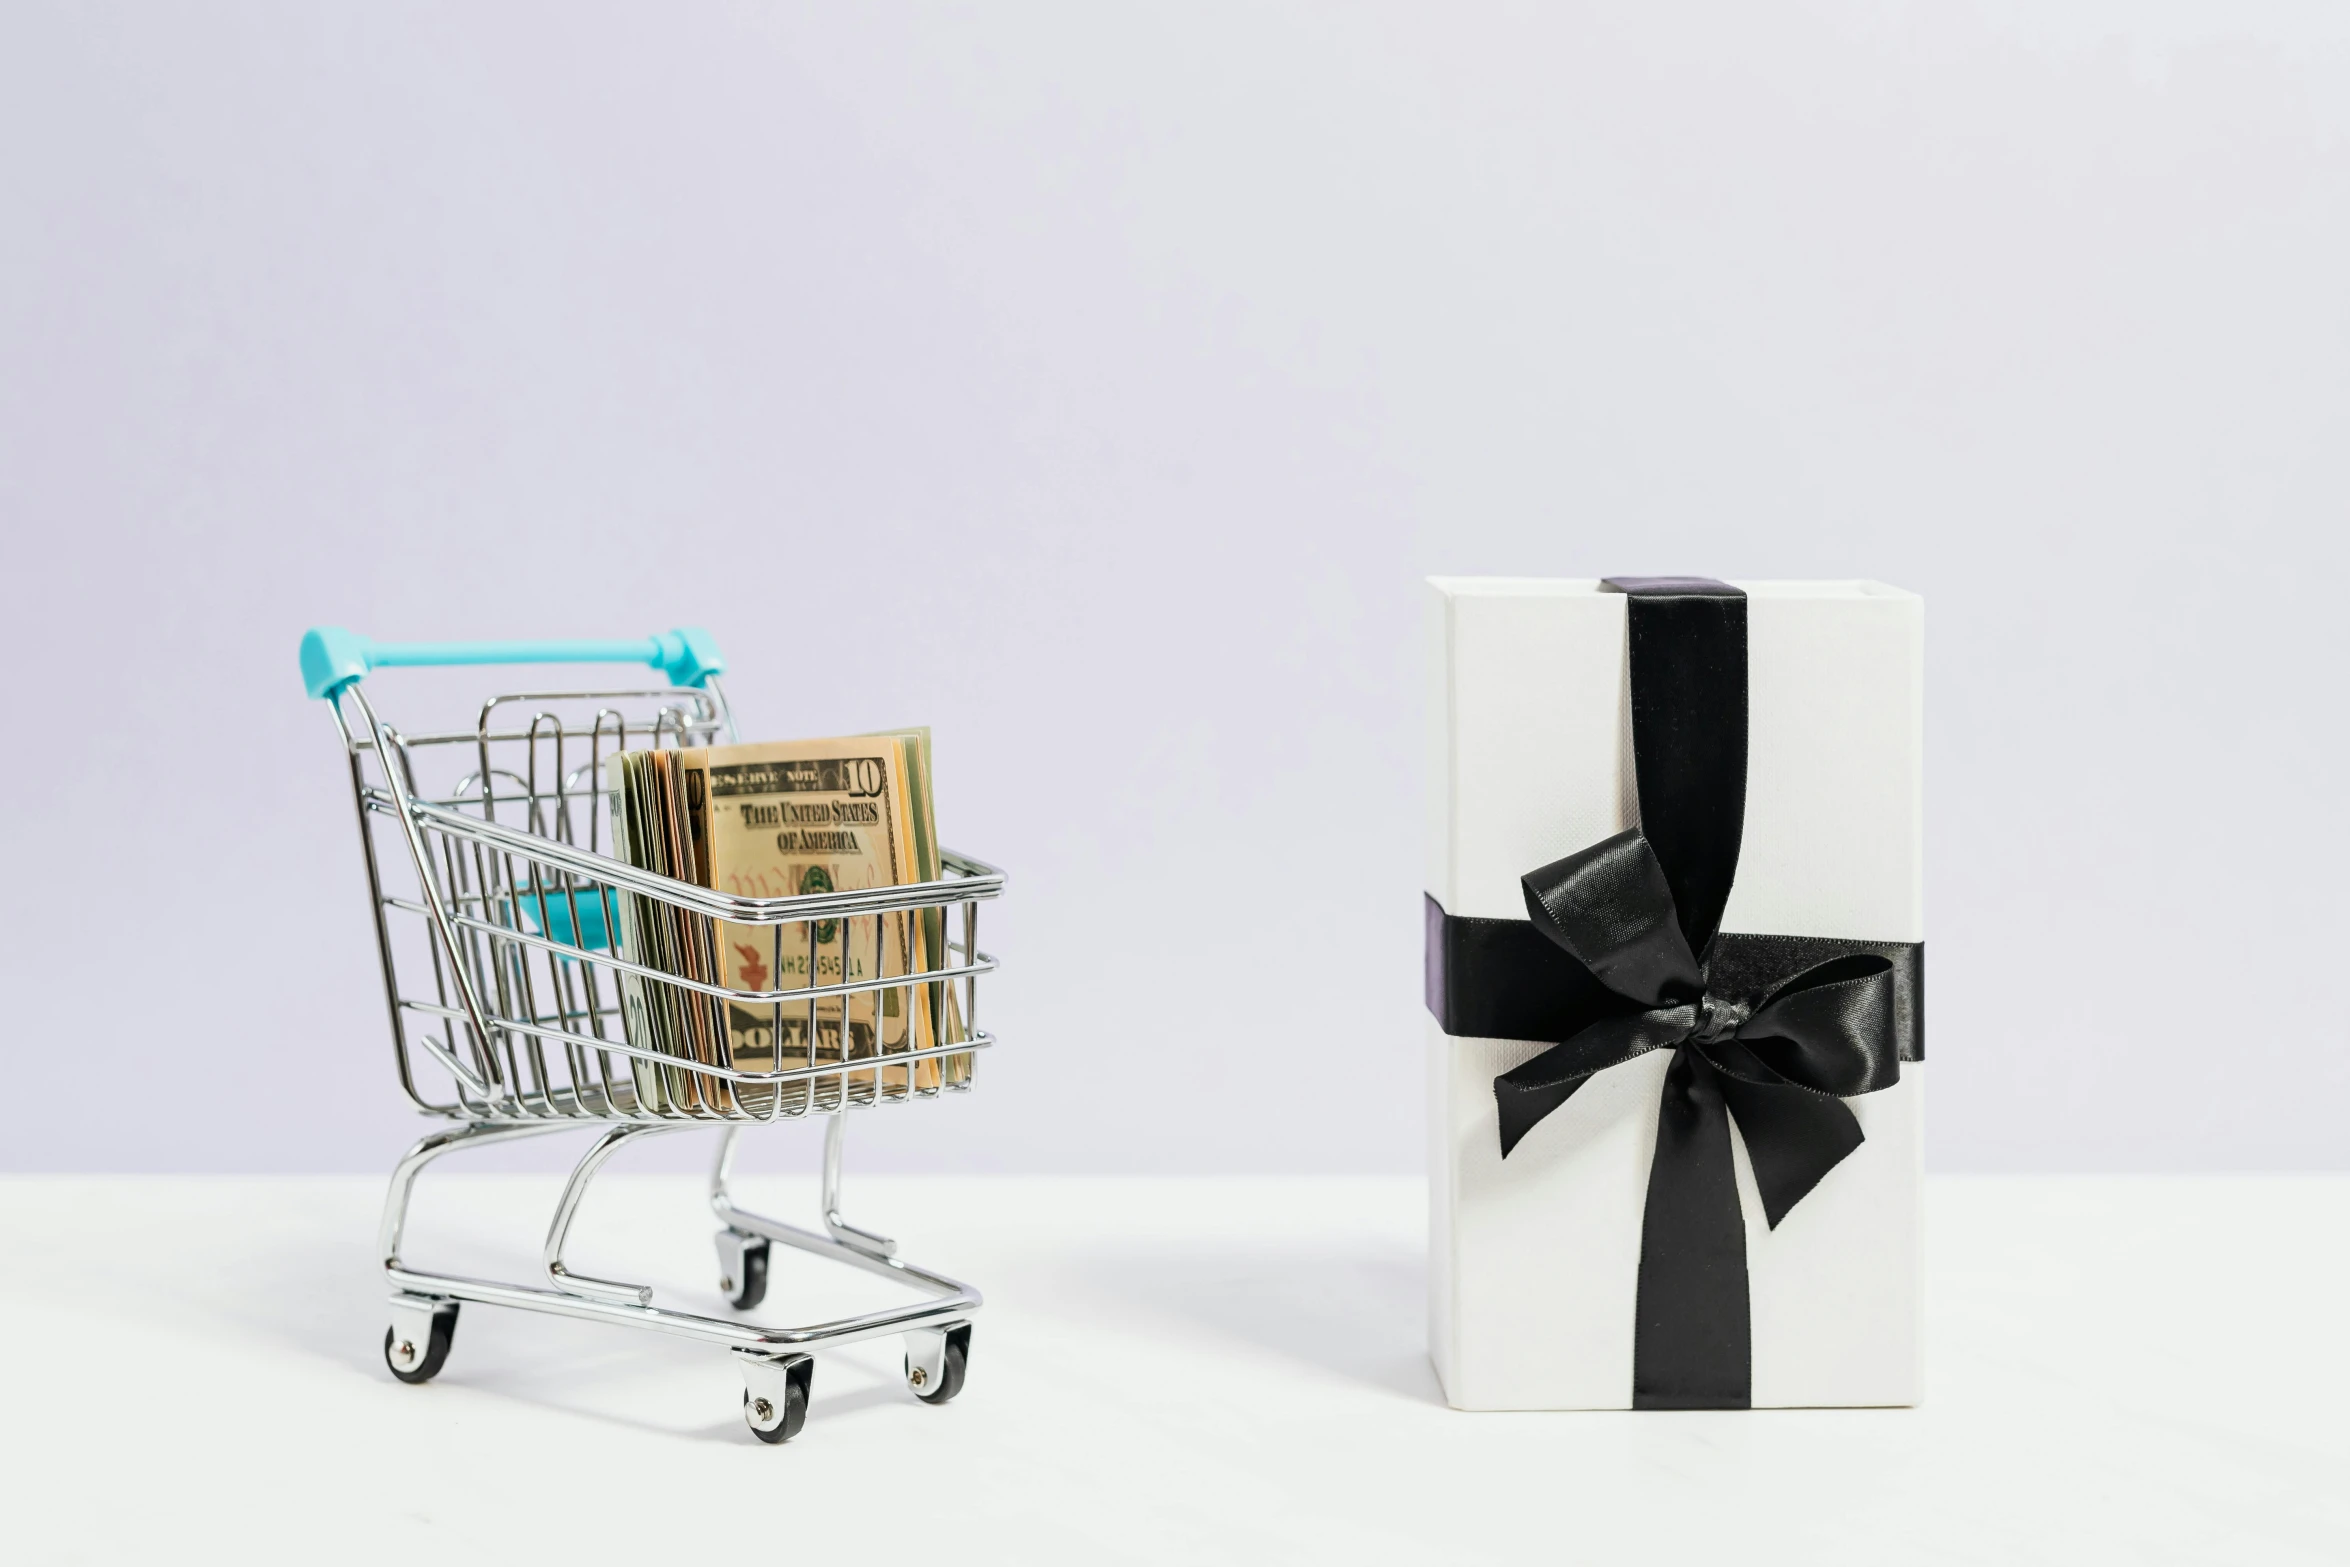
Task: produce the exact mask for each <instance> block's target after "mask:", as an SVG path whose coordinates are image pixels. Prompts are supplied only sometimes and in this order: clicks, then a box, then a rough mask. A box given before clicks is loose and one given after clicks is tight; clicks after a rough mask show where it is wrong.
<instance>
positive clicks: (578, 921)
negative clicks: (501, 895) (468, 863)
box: [514, 888, 608, 952]
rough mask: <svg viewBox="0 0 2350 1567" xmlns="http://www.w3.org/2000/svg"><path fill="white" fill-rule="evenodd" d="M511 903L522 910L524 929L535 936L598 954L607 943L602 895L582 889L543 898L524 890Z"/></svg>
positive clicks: (549, 894) (551, 893)
mask: <svg viewBox="0 0 2350 1567" xmlns="http://www.w3.org/2000/svg"><path fill="white" fill-rule="evenodd" d="M514 902H515V904H516V905H517V906H518V907H519V908H520V909H521V911H522V921H523V925H524V927H525V928H526V929H528V930H529V931H530V933H531V934H532V935H534V936H545V937H547V938H548V939H550V940H553V941H560V942H562V943H563V944H564V945H565V946H567V947H585V948H586V949H587V950H588V951H590V952H598V951H601V950H602V949H603V948H604V946H605V945H606V944H607V940H608V938H607V937H606V935H605V932H604V899H603V897H602V895H601V894H598V893H593V892H589V891H587V890H586V889H585V888H581V889H579V890H577V891H573V892H568V893H566V892H549V893H546V894H543V895H542V894H539V893H535V892H531V891H529V890H528V889H525V890H523V891H521V892H518V893H516V894H515V896H514Z"/></svg>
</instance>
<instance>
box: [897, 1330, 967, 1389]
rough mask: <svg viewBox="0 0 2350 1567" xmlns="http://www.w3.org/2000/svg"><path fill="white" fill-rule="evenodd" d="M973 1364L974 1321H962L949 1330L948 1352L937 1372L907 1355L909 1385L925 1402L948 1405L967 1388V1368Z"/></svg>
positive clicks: (944, 1353)
mask: <svg viewBox="0 0 2350 1567" xmlns="http://www.w3.org/2000/svg"><path fill="white" fill-rule="evenodd" d="M970 1363H971V1324H970V1323H968V1322H958V1323H956V1324H954V1325H953V1326H952V1327H950V1328H948V1329H947V1330H946V1347H945V1351H944V1352H943V1353H942V1354H941V1355H940V1356H939V1361H938V1368H937V1370H936V1371H935V1372H933V1371H932V1370H930V1369H929V1368H928V1367H924V1366H918V1365H916V1364H915V1363H914V1357H913V1356H912V1355H911V1354H908V1355H907V1356H906V1385H907V1386H908V1387H910V1388H912V1389H913V1390H914V1396H915V1397H916V1398H919V1399H920V1400H922V1402H924V1403H925V1404H944V1403H949V1402H951V1401H952V1400H953V1399H954V1396H955V1395H956V1394H957V1393H960V1392H962V1391H963V1371H964V1368H965V1367H967V1366H968V1365H970Z"/></svg>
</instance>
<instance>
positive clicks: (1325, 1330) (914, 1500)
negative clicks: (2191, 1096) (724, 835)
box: [0, 1174, 2350, 1567]
mask: <svg viewBox="0 0 2350 1567" xmlns="http://www.w3.org/2000/svg"><path fill="white" fill-rule="evenodd" d="M436 1183H437V1184H436ZM554 1184H555V1183H554V1180H553V1178H551V1177H537V1176H528V1177H526V1176H494V1175H493V1176H466V1175H462V1174H434V1175H428V1176H427V1177H426V1178H425V1184H424V1186H423V1187H422V1188H421V1190H420V1195H419V1198H418V1209H417V1213H416V1216H415V1219H414V1222H413V1225H412V1229H411V1239H410V1245H409V1255H410V1256H411V1258H412V1259H413V1260H414V1261H416V1262H417V1263H419V1264H420V1265H423V1266H428V1267H429V1266H440V1267H446V1268H449V1269H451V1270H453V1271H478V1272H491V1273H495V1272H501V1271H502V1272H503V1273H504V1274H505V1275H506V1276H509V1277H514V1278H527V1277H528V1274H529V1269H530V1266H531V1263H532V1260H533V1259H534V1258H535V1256H536V1253H537V1249H538V1241H539V1238H540V1236H541V1235H542V1233H543V1230H544V1226H545V1222H546V1213H547V1209H548V1207H549V1205H550V1204H551V1201H552V1197H553V1191H554ZM744 1188H745V1191H746V1193H747V1196H748V1198H749V1199H752V1200H755V1201H763V1202H765V1203H771V1204H772V1205H773V1208H772V1211H775V1212H777V1213H778V1214H779V1216H783V1217H793V1216H796V1215H804V1214H805V1212H806V1205H807V1198H808V1196H809V1193H808V1191H807V1189H806V1188H805V1187H804V1186H802V1185H800V1184H799V1183H796V1182H793V1181H789V1180H784V1179H780V1178H777V1179H770V1180H765V1181H761V1180H758V1179H756V1178H753V1179H751V1180H749V1181H746V1182H745V1183H744ZM380 1193H381V1183H380V1182H378V1181H375V1180H370V1179H358V1178H343V1177H330V1178H299V1179H297V1178H277V1179H246V1178H235V1179H230V1178H204V1177H178V1178H89V1179H83V1178H70V1179H69V1178H34V1177H15V1178H11V1179H7V1180H0V1342H4V1343H5V1344H6V1346H7V1355H6V1358H5V1366H6V1378H5V1385H6V1388H7V1395H6V1397H5V1399H4V1400H0V1407H4V1410H5V1414H4V1416H0V1528H4V1530H5V1534H4V1535H0V1540H4V1542H5V1543H4V1545H0V1556H4V1557H5V1558H6V1559H8V1560H10V1561H12V1562H27V1563H29V1562H48V1561H149V1560H152V1561H166V1560H202V1559H210V1558H211V1557H213V1556H215V1555H219V1554H222V1553H225V1552H226V1551H229V1550H236V1551H238V1552H240V1553H242V1554H243V1555H244V1557H245V1558H246V1559H249V1560H263V1561H275V1560H306V1561H333V1562H337V1563H345V1562H355V1561H356V1562H366V1561H386V1560H394V1559H397V1560H402V1561H408V1562H424V1561H427V1560H431V1559H446V1560H452V1561H469V1560H478V1559H484V1558H486V1557H488V1556H490V1555H491V1553H492V1552H493V1551H495V1552H499V1553H501V1554H505V1553H531V1554H530V1555H529V1557H528V1558H527V1559H530V1560H540V1561H556V1560H562V1559H563V1558H562V1557H560V1556H557V1555H551V1554H542V1553H544V1552H546V1551H547V1548H549V1547H556V1548H558V1549H567V1550H570V1551H574V1552H581V1553H585V1554H582V1555H581V1556H579V1557H578V1558H577V1559H579V1560H592V1561H596V1562H609V1561H617V1560H622V1559H625V1556H624V1553H626V1552H630V1551H635V1550H642V1551H645V1552H648V1553H659V1554H658V1556H657V1557H653V1558H651V1559H655V1560H659V1561H662V1562H677V1561H696V1562H703V1561H706V1562H710V1563H713V1564H717V1567H725V1564H730V1563H733V1562H737V1561H744V1562H748V1561H758V1560H767V1559H777V1558H779V1557H782V1556H783V1555H784V1553H796V1552H799V1551H801V1550H803V1549H804V1550H807V1551H809V1552H811V1553H812V1554H810V1555H807V1556H805V1557H800V1556H796V1555H795V1556H793V1557H792V1558H791V1559H794V1560H800V1561H806V1562H809V1563H835V1562H839V1563H847V1562H857V1563H865V1562H894V1561H901V1560H903V1561H916V1560H920V1561H926V1562H936V1561H945V1560H953V1559H957V1558H961V1559H972V1560H979V1561H997V1560H1005V1561H1009V1560H1019V1561H1023V1562H1026V1561H1047V1562H1051V1561H1062V1560H1067V1561H1074V1562H1119V1561H1181V1562H1198V1561H1226V1560H1239V1561H1285V1562H1294V1561H1340V1562H1347V1563H1366V1562H1407V1561H1408V1562H1422V1563H1456V1562H1513V1563H1519V1564H1527V1567H1531V1564H1535V1563H1554V1562H1569V1561H1578V1562H1579V1561H1599V1562H1604V1561H1633V1560H1639V1561H1706V1562H1716V1563H1736V1564H1740V1567H1745V1564H1750V1563H1757V1562H1781V1561H1784V1562H1801V1563H1805V1564H1807V1567H1810V1564H1827V1563H1843V1562H1850V1563H1856V1564H1858V1563H1866V1564H1868V1567H1884V1564H1886V1563H1895V1562H1914V1561H1970V1562H1973V1561H1980V1562H2003V1563H2012V1562H2052V1563H2065V1564H2067V1567H2074V1564H2080V1563H2087V1562H2102V1561H2116V1560H2119V1561H2133V1560H2135V1561H2154V1562H2171V1561H2177V1562H2199V1563H2200V1562H2246V1563H2261V1564H2263V1567H2286V1564H2291V1563H2300V1562H2329V1563H2339V1562H2343V1561H2345V1560H2350V1484H2345V1481H2344V1476H2345V1475H2350V1434H2346V1431H2345V1423H2344V1419H2343V1415H2342V1411H2343V1409H2344V1408H2345V1407H2346V1406H2350V1351H2346V1349H2345V1334H2344V1332H2343V1329H2342V1322H2343V1317H2342V1310H2343V1296H2344V1288H2343V1287H2344V1284H2345V1282H2346V1281H2350V1267H2346V1266H2345V1263H2344V1260H2343V1258H2344V1248H2343V1241H2344V1238H2345V1235H2346V1234H2350V1180H2345V1179H2341V1178H2331V1177H2300V1178H2292V1177H2232V1178H2229V1177H2222V1178H2200V1179H2186V1178H2064V1179H2049V1178H2033V1179H2020V1178H2019V1179H1988V1178H1963V1179H1939V1180H1936V1181H1935V1182H1933V1183H1932V1186H1931V1197H1930V1203H1931V1208H1930V1214H1929V1223H1930V1228H1929V1231H1928V1253H1929V1258H1930V1261H1929V1271H1930V1290H1929V1296H1928V1299H1929V1307H1928V1310H1929V1318H1928V1324H1927V1332H1928V1361H1929V1371H1928V1379H1927V1380H1928V1388H1929V1401H1928V1403H1927V1405H1926V1406H1925V1407H1924V1408H1921V1409H1915V1410H1844V1411H1826V1410H1822V1411H1779V1412H1770V1413H1756V1414H1732V1413H1720V1414H1636V1415H1635V1414H1588V1413H1586V1414H1553V1415H1540V1414H1511V1415H1494V1414H1483V1415H1470V1414H1461V1413H1457V1412H1455V1411H1453V1410H1450V1409H1448V1408H1446V1407H1445V1406H1444V1404H1443V1402H1442V1400H1441V1399H1440V1397H1439V1396H1438V1393H1437V1389H1436V1382H1435V1378H1434V1376H1433V1375H1432V1373H1431V1372H1430V1370H1429V1367H1428V1363H1427V1359H1426V1356H1425V1354H1424V1352H1423V1349H1422V1337H1423V1305H1422V1290H1423V1271H1422V1267H1421V1257H1420V1248H1421V1236H1422V1229H1423V1216H1422V1202H1423V1198H1422V1195H1421V1188H1420V1186H1419V1184H1418V1183H1417V1182H1414V1181H1401V1180H1377V1179H1343V1180H1318V1181H1306V1180H1256V1179H1247V1180H1243V1179H1226V1180H1152V1181H1139V1180H1107V1179H1103V1180H1067V1179H1061V1180H1052V1179H1017V1180H1015V1179H1005V1178H992V1179H964V1180H950V1179H939V1178H911V1177H904V1178H888V1177H877V1178H872V1179H868V1180H864V1181H856V1180H854V1179H853V1178H852V1183H851V1186H850V1195H851V1197H852V1199H853V1201H852V1203H851V1212H850V1217H851V1218H852V1219H855V1220H856V1221H858V1222H859V1223H862V1224H865V1225H867V1226H869V1227H872V1228H877V1229H881V1230H884V1231H887V1232H891V1233H894V1234H896V1235H897V1236H898V1237H899V1238H900V1240H901V1241H902V1242H903V1243H904V1245H905V1248H906V1253H907V1255H908V1256H910V1257H911V1258H913V1259H914V1260H916V1261H920V1262H924V1263H928V1264H932V1265H935V1266H937V1267H939V1268H941V1269H943V1270H945V1271H947V1272H949V1273H953V1274H957V1275H959V1276H962V1277H964V1278H968V1279H970V1280H972V1281H974V1282H975V1283H977V1284H978V1285H979V1286H980V1287H981V1288H982V1289H983V1290H985V1291H986V1293H987V1295H988V1297H989V1300H988V1305H987V1307H986V1309H985V1310H984V1311H983V1312H982V1313H981V1315H980V1318H979V1321H978V1325H977V1332H976V1337H975V1342H974V1344H973V1349H972V1358H971V1375H970V1383H969V1386H968V1389H967V1390H966V1392H965V1393H964V1395H963V1397H962V1398H961V1399H960V1400H959V1401H958V1402H956V1403H955V1404H953V1405H951V1406H948V1407H945V1408H931V1407H928V1406H925V1405H922V1404H919V1403H917V1402H915V1400H914V1399H913V1398H912V1397H911V1396H910V1395H909V1394H908V1393H907V1392H906V1391H905V1389H904V1385H903V1382H902V1379H901V1376H900V1372H899V1366H898V1348H897V1345H896V1343H895V1342H894V1341H889V1342H884V1343H877V1344H871V1345H860V1346H852V1347H850V1348H847V1349H843V1350H839V1351H835V1352H831V1353H827V1354H824V1355H822V1356H820V1357H819V1359H818V1362H817V1369H816V1381H815V1398H814V1403H813V1406H812V1410H811V1413H810V1416H809V1420H808V1424H807V1428H806V1430H805V1431H804V1432H803V1433H802V1435H801V1436H800V1437H799V1438H798V1440H796V1441H794V1442H792V1443H790V1444H789V1445H787V1446H784V1447H780V1448H770V1447H766V1446H763V1445H761V1444H760V1443H758V1442H756V1441H754V1440H753V1439H752V1438H751V1437H750V1435H749V1433H748V1432H747V1431H746V1430H745V1429H744V1426H743V1424H742V1420H741V1417H740V1413H739V1403H740V1396H741V1393H740V1383H739V1382H738V1380H737V1378H736V1373H735V1370H734V1367H733V1366H732V1365H731V1364H730V1363H729V1357H728V1356H727V1355H726V1354H725V1353H724V1352H722V1351H720V1350H717V1349H713V1348H709V1347H707V1346H702V1345H697V1344H694V1343H691V1342H687V1341H682V1340H674V1339H669V1338H665V1337H660V1336H656V1335H652V1334H645V1333H637V1332H629V1331H623V1330H618V1329H613V1328H609V1327H604V1326H600V1325H595V1324H587V1323H575V1322H568V1321H562V1320H557V1319H552V1318H547V1317H541V1316H535V1315H522V1314H518V1313H514V1312H502V1311H499V1310H496V1309H494V1308H490V1307H485V1306H467V1307H465V1308H464V1314H463V1317H462V1319H461V1322H460V1324H459V1327H458V1331H457V1335H456V1345H455V1351H454V1353H453V1354H452V1355H451V1357H450V1359H449V1363H448V1367H447V1369H446V1371H444V1372H443V1373H442V1375H441V1377H440V1379H439V1380H438V1381H436V1382H434V1383H432V1384H430V1385H429V1386H424V1387H408V1386H403V1385H401V1384H399V1383H396V1382H394V1381H393V1380H392V1378H391V1377H390V1376H389V1375H388V1374H386V1372H385V1371H384V1368H383V1365H382V1361H381V1359H380V1353H379V1346H380V1342H381V1339H382V1335H383V1327H384V1318H383V1315H382V1309H381V1304H382V1300H383V1294H384V1291H383V1288H382V1286H381V1284H380V1282H379V1281H378V1280H377V1279H376V1278H374V1277H371V1270H370V1257H369V1253H370V1252H371V1251H372V1250H373V1237H374V1226H375V1208H376V1204H377V1202H378V1201H379V1198H380ZM713 1229H714V1225H713V1224H712V1223H711V1221H710V1220H709V1219H708V1217H707V1210H706V1209H705V1208H704V1207H703V1206H702V1203H701V1200H700V1189H699V1186H698V1183H696V1182H694V1181H692V1180H690V1179H687V1178H683V1177H668V1176H641V1177H632V1176H628V1175H625V1174H617V1175H614V1176H612V1177H609V1178H607V1180H606V1182H605V1183H604V1184H603V1185H601V1186H600V1187H599V1189H598V1190H597V1191H596V1192H595V1193H593V1194H592V1195H591V1197H590V1199H589V1207H588V1208H587V1210H586V1211H585V1213H584V1214H583V1217H582V1219H581V1222H580V1228H579V1230H578V1231H577V1234H576V1240H575V1244H574V1255H575V1257H576V1259H577V1262H578V1265H579V1266H580V1268H581V1269H582V1270H584V1271H588V1272H591V1273H598V1274H601V1275H602V1276H604V1277H607V1278H630V1279H645V1280H647V1281H649V1282H653V1283H655V1284H657V1285H662V1286H663V1290H662V1295H661V1297H660V1298H661V1299H662V1300H664V1301H666V1302H673V1303H676V1304H679V1305H681V1306H685V1307H687V1308H688V1309H700V1310H716V1309H719V1308H718V1302H717V1300H716V1297H715V1294H714V1283H715V1277H714V1276H715V1263H714V1259H713V1256H712V1253H711V1250H710V1236H711V1232H712V1230H713ZM836 1275H837V1276H836ZM672 1284H673V1285H674V1288H670V1287H668V1286H670V1285H672ZM876 1291H878V1292H880V1293H879V1295H878V1296H877V1295H876V1293H875V1292H876ZM893 1293H894V1292H893V1291H892V1290H891V1287H890V1286H889V1285H887V1284H886V1283H882V1282H879V1281H874V1280H871V1279H869V1278H867V1277H865V1276H864V1275H861V1274H856V1273H853V1272H851V1271H849V1270H845V1269H837V1268H836V1269H832V1270H830V1271H829V1272H828V1271H827V1270H826V1269H825V1265H824V1264H822V1263H821V1262H819V1261H817V1260H815V1259H803V1258H798V1257H794V1258H791V1259H786V1258H785V1256H784V1254H783V1253H782V1251H781V1249H780V1248H779V1249H778V1252H777V1256H776V1272H775V1278H774V1282H773V1287H772V1289H771V1291H770V1294H769V1297H768V1306H767V1308H766V1309H765V1310H764V1311H763V1312H762V1313H761V1315H762V1316H771V1317H774V1318H776V1319H777V1320H791V1319H794V1318H798V1319H801V1320H814V1318H815V1316H816V1315H818V1314H821V1313H826V1312H828V1311H829V1309H830V1308H832V1307H835V1306H848V1307H851V1308H855V1307H856V1306H857V1305H858V1303H859V1302H863V1303H865V1304H867V1305H879V1304H883V1303H885V1301H886V1300H887V1299H889V1298H891V1297H892V1296H893ZM510 1559H514V1560H521V1559H524V1558H523V1557H522V1556H521V1555H519V1554H516V1555H513V1556H511V1557H510Z"/></svg>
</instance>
